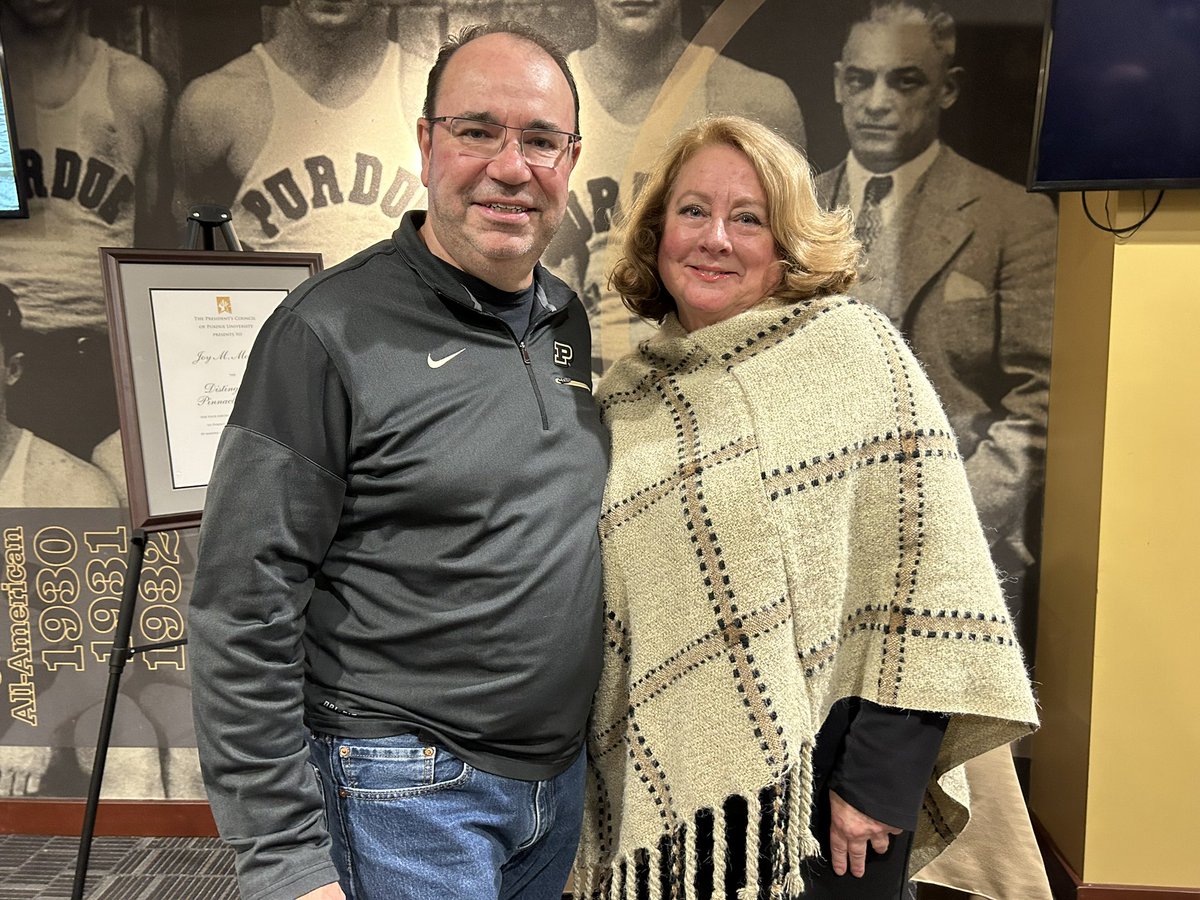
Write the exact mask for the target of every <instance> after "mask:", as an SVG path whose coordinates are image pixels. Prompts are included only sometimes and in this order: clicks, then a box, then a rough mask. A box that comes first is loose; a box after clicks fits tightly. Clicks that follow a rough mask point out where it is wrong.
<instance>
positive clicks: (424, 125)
mask: <svg viewBox="0 0 1200 900" xmlns="http://www.w3.org/2000/svg"><path fill="white" fill-rule="evenodd" d="M417 146H419V147H420V148H421V184H423V185H424V186H425V187H429V157H430V154H432V153H433V123H432V122H430V121H429V120H428V119H426V118H425V117H424V116H422V117H421V118H419V119H417Z"/></svg>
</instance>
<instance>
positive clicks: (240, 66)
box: [171, 0, 428, 266]
mask: <svg viewBox="0 0 1200 900" xmlns="http://www.w3.org/2000/svg"><path fill="white" fill-rule="evenodd" d="M389 9H390V7H389V6H388V5H387V4H382V3H380V2H379V0H342V2H340V3H330V2H322V0H291V3H290V4H289V5H288V6H287V7H285V8H284V9H282V10H280V11H279V15H278V17H277V19H276V26H277V27H276V29H275V32H274V34H272V35H271V36H270V37H269V38H268V39H267V40H266V41H265V42H264V43H261V44H256V45H255V46H254V47H253V48H251V50H250V52H248V53H246V54H244V55H242V56H239V57H237V58H236V59H234V60H233V61H232V62H230V63H228V64H227V65H225V66H224V67H222V68H220V69H218V70H216V71H215V72H210V73H208V74H207V75H202V76H200V77H199V78H197V79H196V80H195V81H193V82H192V83H191V84H190V85H189V86H188V87H187V89H186V90H185V91H184V93H183V96H182V98H181V99H180V102H179V109H178V111H177V113H176V116H175V123H174V128H173V130H172V136H171V146H172V155H173V158H174V160H175V167H176V186H175V200H176V203H175V207H176V214H177V216H178V217H179V218H180V220H181V221H182V219H183V216H184V215H186V212H187V208H188V207H189V206H191V205H193V204H195V203H201V202H211V203H220V204H222V205H224V206H228V207H230V209H231V210H232V212H233V224H234V230H235V231H236V233H237V236H238V238H239V239H240V240H241V241H242V243H243V244H244V245H245V246H246V248H247V249H254V250H315V251H320V252H322V253H323V254H324V261H325V265H326V266H330V265H332V264H334V263H336V262H340V261H341V260H343V259H344V258H346V257H347V256H349V255H350V254H351V253H355V252H357V251H358V250H360V249H361V248H362V247H363V246H365V245H366V244H369V243H372V242H374V241H376V240H379V239H381V238H384V237H387V236H388V235H390V234H391V233H392V231H393V230H395V228H396V226H397V225H399V223H400V216H401V214H402V213H403V212H404V211H405V210H406V209H408V208H409V207H411V206H413V205H415V204H419V203H420V201H421V199H422V196H421V181H420V177H419V175H418V171H419V163H420V152H419V150H418V148H417V143H416V133H415V131H413V132H412V133H411V134H410V133H409V132H410V131H411V129H408V128H405V127H403V126H402V125H401V124H399V123H403V122H411V121H414V120H415V119H416V118H417V117H418V116H419V115H420V109H419V107H420V103H421V98H422V97H423V96H424V88H425V85H424V81H423V77H424V72H425V71H426V69H427V68H428V66H427V65H426V63H425V62H423V61H415V60H412V59H408V58H405V55H404V54H403V53H402V52H401V50H400V48H399V45H398V44H396V43H395V42H394V41H391V40H389V39H388V30H387V26H388V14H389Z"/></svg>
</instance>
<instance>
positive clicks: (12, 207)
mask: <svg viewBox="0 0 1200 900" xmlns="http://www.w3.org/2000/svg"><path fill="white" fill-rule="evenodd" d="M13 119H14V113H13V104H12V92H11V91H10V90H9V84H8V66H7V65H6V64H5V61H4V39H3V38H0V218H5V219H15V218H25V217H27V216H28V215H29V207H28V206H26V205H25V194H24V192H23V191H22V188H21V182H20V181H19V179H18V177H17V174H18V172H20V166H19V165H18V161H19V159H20V156H19V154H18V151H17V126H16V123H15V122H14V121H13Z"/></svg>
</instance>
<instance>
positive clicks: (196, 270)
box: [100, 247, 322, 531]
mask: <svg viewBox="0 0 1200 900" xmlns="http://www.w3.org/2000/svg"><path fill="white" fill-rule="evenodd" d="M100 267H101V271H102V273H103V277H104V293H105V300H106V302H107V304H108V317H109V340H110V342H111V345H112V359H113V375H114V378H115V380H116V388H117V406H118V412H119V414H120V427H121V439H122V442H123V444H124V453H125V479H126V483H127V486H128V489H129V513H130V518H131V520H132V525H133V527H134V528H141V529H144V530H146V531H163V530H167V529H172V528H188V527H196V526H199V524H200V518H201V514H202V513H203V510H204V498H205V494H206V492H207V487H208V479H209V476H210V475H211V473H212V464H213V458H214V456H215V453H216V448H217V441H218V439H219V437H220V432H221V430H222V429H223V428H224V426H225V422H226V420H227V419H228V418H229V413H230V412H231V411H232V409H233V401H234V398H235V396H236V394H237V388H238V386H239V385H240V383H241V377H242V374H243V372H244V371H245V365H246V358H247V357H248V356H249V353H250V349H251V347H252V345H253V343H254V339H255V338H256V337H257V335H258V332H259V330H260V329H261V327H262V324H263V322H265V321H266V319H267V318H268V317H269V316H270V314H271V313H272V312H273V311H274V309H275V307H277V306H278V305H279V304H280V303H281V302H282V301H283V299H284V298H285V297H286V296H287V294H288V292H290V291H291V290H293V289H294V288H296V287H297V286H298V285H299V284H300V283H301V282H303V281H304V280H305V279H307V278H309V277H310V276H312V275H315V274H317V273H318V272H320V271H321V269H322V261H321V254H320V253H301V252H264V251H244V252H232V251H230V252H224V251H213V250H149V249H128V248H115V247H101V248H100Z"/></svg>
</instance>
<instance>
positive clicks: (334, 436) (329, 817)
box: [190, 23, 608, 900]
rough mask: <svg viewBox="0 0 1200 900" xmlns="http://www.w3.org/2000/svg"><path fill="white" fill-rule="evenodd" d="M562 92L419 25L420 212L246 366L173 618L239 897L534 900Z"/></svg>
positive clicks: (568, 603) (556, 451)
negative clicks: (426, 45)
mask: <svg viewBox="0 0 1200 900" xmlns="http://www.w3.org/2000/svg"><path fill="white" fill-rule="evenodd" d="M573 95H574V85H573V82H572V80H571V77H570V71H569V69H568V68H567V66H566V61H565V60H564V59H563V58H562V56H561V54H559V53H558V51H556V50H554V49H553V48H552V46H551V45H550V44H549V43H548V42H546V40H545V39H544V38H542V37H540V36H538V35H537V34H535V33H534V32H532V31H529V30H527V29H524V28H522V27H521V26H518V25H514V24H511V23H508V24H502V25H495V26H476V27H474V28H470V29H466V30H464V31H463V32H462V33H460V35H459V36H458V37H457V38H456V39H452V40H451V41H449V42H447V44H446V45H444V46H443V49H442V51H441V53H440V54H439V57H438V61H437V62H436V64H435V65H434V67H433V70H432V71H431V73H430V77H429V90H428V93H427V95H426V100H425V110H424V116H423V117H422V118H421V119H420V120H419V122H418V128H417V134H418V141H419V144H420V147H421V161H422V162H421V179H422V183H423V184H424V185H425V186H426V187H427V188H428V192H429V210H428V212H419V211H417V212H411V213H409V214H407V215H406V216H405V217H404V219H403V221H402V223H401V225H400V228H399V229H397V231H396V233H395V234H394V235H393V237H392V239H391V240H388V241H384V242H382V243H379V244H376V245H375V246H373V247H371V248H368V249H367V250H364V251H362V252H361V253H358V254H357V255H355V256H353V257H351V258H350V259H349V260H347V261H346V262H344V263H343V264H341V265H338V266H335V267H334V268H333V269H331V270H327V271H326V272H325V273H324V274H322V275H320V276H318V277H317V278H315V279H312V280H310V281H309V282H307V283H306V284H305V285H303V286H301V287H300V288H299V289H297V290H296V291H294V292H293V293H292V295H291V296H290V298H289V299H288V300H286V301H285V302H284V304H283V305H282V306H281V308H280V309H279V310H278V311H277V312H276V313H275V314H274V315H273V316H272V317H271V319H270V320H269V321H268V322H267V323H266V325H265V326H264V328H263V330H262V333H261V334H260V336H259V338H258V341H257V343H256V345H255V348H254V351H253V352H252V353H251V357H250V360H249V363H248V366H247V369H246V374H245V377H244V379H243V381H242V386H241V390H240V392H239V394H238V398H237V402H236V404H235V407H234V410H233V413H232V415H231V416H230V419H229V425H228V426H227V427H226V429H225V432H224V435H223V437H222V442H221V445H220V448H219V450H218V453H217V461H216V467H215V471H214V474H213V478H212V481H211V483H210V485H209V488H208V499H207V503H206V506H205V511H204V525H203V529H202V532H201V538H200V553H199V556H200V561H199V567H198V571H197V577H196V585H195V591H194V593H193V596H192V601H191V619H190V622H191V625H190V636H191V652H192V666H193V669H192V671H193V685H194V694H193V697H194V705H195V714H196V728H197V739H198V745H199V749H200V756H201V761H202V766H203V769H204V773H205V781H206V784H207V787H208V791H209V796H210V799H211V801H212V806H213V810H214V814H215V816H216V819H217V822H218V824H219V826H220V829H221V833H222V835H223V836H224V837H225V839H226V840H227V841H229V842H230V843H231V844H232V845H233V846H234V848H235V849H236V850H237V851H238V871H239V878H240V881H241V886H242V890H243V893H244V895H245V896H246V897H248V898H276V897H278V898H294V897H296V896H297V895H298V894H302V895H305V896H310V897H322V898H324V897H341V896H342V893H341V890H343V889H344V890H345V891H346V892H347V893H348V894H349V895H351V896H359V897H388V898H426V897H428V898H443V897H464V898H465V897H470V898H473V900H474V898H488V897H491V898H509V897H521V898H523V900H524V898H531V900H538V898H551V897H552V898H555V900H557V898H558V897H559V896H560V893H561V891H562V888H563V883H564V881H565V880H566V875H567V871H568V869H569V866H570V863H571V861H572V859H573V857H574V849H575V844H576V841H577V838H578V833H579V824H580V823H579V817H580V808H581V805H582V787H583V782H582V779H583V759H582V757H581V748H582V744H583V737H584V726H585V720H586V718H587V713H588V707H589V704H590V700H591V695H592V691H593V690H594V688H595V685H596V681H597V677H598V667H599V654H600V642H601V638H600V599H599V596H600V595H599V592H600V570H599V550H598V542H597V537H596V526H597V518H598V515H599V505H600V497H601V491H602V486H603V481H604V477H605V473H606V469H607V453H608V450H607V447H608V441H607V437H606V434H605V432H604V429H603V426H602V425H601V424H600V421H599V417H598V415H597V412H596V410H595V407H594V406H593V403H592V399H591V392H590V379H589V374H588V364H587V361H588V358H589V355H590V346H589V334H588V328H587V321H586V318H585V315H584V312H583V308H582V305H581V304H580V303H579V300H578V298H576V297H575V296H574V294H573V293H572V292H571V291H570V290H569V289H568V288H567V287H566V286H565V285H563V284H562V283H561V282H559V281H558V280H557V279H555V278H554V277H553V276H551V275H549V274H548V273H547V272H546V271H545V270H544V269H542V268H541V267H540V266H539V265H538V264H537V260H538V257H539V255H540V254H541V252H542V251H543V249H544V248H545V246H546V244H547V243H548V242H549V240H550V237H551V235H552V234H553V233H554V230H555V229H556V228H557V227H558V225H559V222H560V221H561V219H562V216H563V214H564V210H565V207H566V201H567V178H568V175H569V174H570V172H571V169H572V167H573V166H574V163H575V160H576V158H577V156H578V154H579V141H578V136H577V134H576V133H575V132H576V129H577V127H578V124H577V123H578V110H577V105H576V104H577V101H576V100H575V99H574V97H573ZM306 728H307V729H308V731H309V733H308V736H307V741H306ZM314 771H315V772H316V775H315V777H314ZM339 880H340V884H341V889H339V887H338V885H337V884H335V882H337V881H339ZM306 891H311V892H312V893H311V894H305V892H306Z"/></svg>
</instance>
